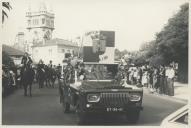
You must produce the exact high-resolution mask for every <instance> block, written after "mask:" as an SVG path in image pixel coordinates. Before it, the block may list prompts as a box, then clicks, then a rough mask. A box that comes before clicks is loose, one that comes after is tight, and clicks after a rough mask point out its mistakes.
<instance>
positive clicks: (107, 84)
mask: <svg viewBox="0 0 191 128" xmlns="http://www.w3.org/2000/svg"><path fill="white" fill-rule="evenodd" d="M80 88H81V89H138V87H136V86H135V85H134V86H132V85H128V84H126V82H125V83H119V82H116V81H114V80H96V81H83V82H82V83H81V86H80Z"/></svg>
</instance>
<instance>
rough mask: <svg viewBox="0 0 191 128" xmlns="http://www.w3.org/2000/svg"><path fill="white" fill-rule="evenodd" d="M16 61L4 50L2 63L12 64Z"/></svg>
mask: <svg viewBox="0 0 191 128" xmlns="http://www.w3.org/2000/svg"><path fill="white" fill-rule="evenodd" d="M12 63H14V62H13V59H12V58H11V57H10V56H9V54H7V53H6V52H4V51H3V52H2V64H3V65H7V66H10V64H12Z"/></svg>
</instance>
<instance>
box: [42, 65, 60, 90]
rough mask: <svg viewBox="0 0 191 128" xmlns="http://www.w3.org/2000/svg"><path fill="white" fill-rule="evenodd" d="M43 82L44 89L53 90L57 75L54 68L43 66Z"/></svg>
mask: <svg viewBox="0 0 191 128" xmlns="http://www.w3.org/2000/svg"><path fill="white" fill-rule="evenodd" d="M45 74H46V75H45V77H46V78H45V81H46V87H48V86H49V87H52V88H54V83H55V81H56V78H57V77H58V74H57V72H56V70H55V69H54V68H51V67H48V66H45Z"/></svg>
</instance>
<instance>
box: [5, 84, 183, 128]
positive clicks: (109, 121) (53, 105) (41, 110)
mask: <svg viewBox="0 0 191 128" xmlns="http://www.w3.org/2000/svg"><path fill="white" fill-rule="evenodd" d="M32 92H33V96H32V97H24V96H23V89H18V90H16V91H15V92H14V93H13V94H12V95H10V96H8V97H5V98H4V99H3V103H2V124H3V125H78V123H77V115H76V114H75V112H74V111H71V112H70V113H68V114H64V113H63V111H62V105H61V104H60V102H59V93H58V86H56V87H55V88H47V87H45V88H42V89H39V88H38V86H37V85H36V84H35V85H33V90H32ZM161 97H162V96H157V95H153V94H149V93H147V92H146V93H144V97H143V107H144V109H143V111H142V112H141V115H140V119H139V121H138V123H137V124H134V125H137V126H139V125H144V126H151V125H155V126H158V125H160V123H161V121H162V120H163V119H164V118H165V117H166V116H167V115H169V114H170V113H172V112H173V111H175V110H177V109H178V108H180V107H181V106H183V105H184V104H186V103H184V102H182V101H177V100H172V99H169V98H167V99H165V98H164V97H162V98H161ZM84 125H129V124H128V123H127V121H126V118H125V116H124V115H118V116H107V115H102V116H101V118H96V117H91V118H90V120H89V122H88V123H87V124H84Z"/></svg>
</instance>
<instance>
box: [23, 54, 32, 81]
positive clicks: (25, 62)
mask: <svg viewBox="0 0 191 128" xmlns="http://www.w3.org/2000/svg"><path fill="white" fill-rule="evenodd" d="M32 63H33V61H32V59H31V58H30V56H29V54H28V53H27V52H25V53H24V56H23V57H22V59H21V79H22V76H23V72H24V70H26V69H28V68H30V67H31V64H32ZM21 81H22V80H21Z"/></svg>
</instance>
